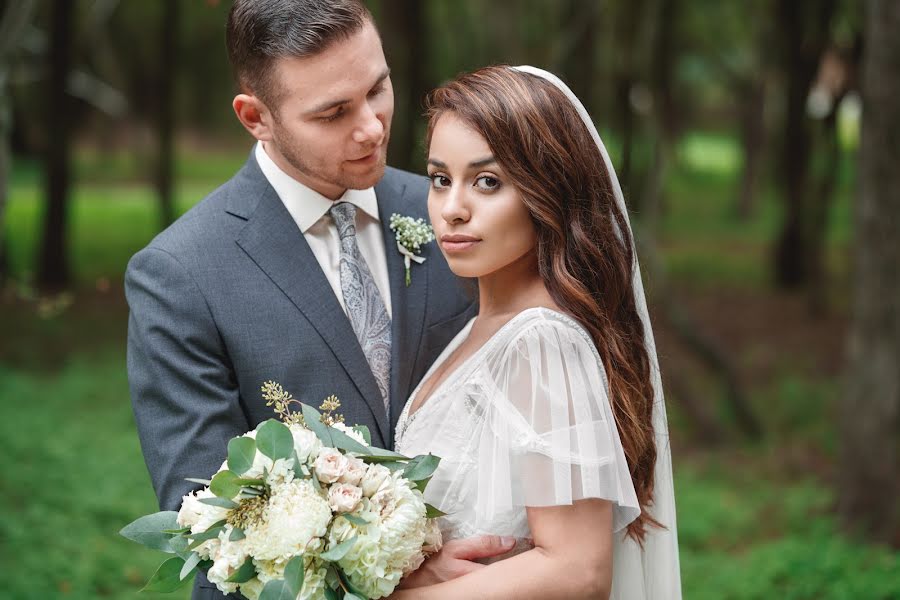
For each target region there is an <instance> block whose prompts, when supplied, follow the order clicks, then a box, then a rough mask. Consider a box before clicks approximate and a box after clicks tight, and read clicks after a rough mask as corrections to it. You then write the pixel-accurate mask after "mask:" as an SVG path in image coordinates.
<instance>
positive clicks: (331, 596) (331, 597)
mask: <svg viewBox="0 0 900 600" xmlns="http://www.w3.org/2000/svg"><path fill="white" fill-rule="evenodd" d="M325 600H340V598H338V594H337V592H336V591H334V590H333V589H331V588H330V587H326V588H325Z"/></svg>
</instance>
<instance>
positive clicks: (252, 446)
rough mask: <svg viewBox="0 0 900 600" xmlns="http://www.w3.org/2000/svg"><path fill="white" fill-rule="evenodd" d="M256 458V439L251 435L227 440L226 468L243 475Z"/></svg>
mask: <svg viewBox="0 0 900 600" xmlns="http://www.w3.org/2000/svg"><path fill="white" fill-rule="evenodd" d="M255 458H256V441H255V440H254V439H253V438H251V437H244V436H241V437H236V438H231V440H230V441H229V442H228V468H229V469H230V470H232V471H234V472H235V473H236V474H237V475H243V474H244V473H246V472H247V471H248V470H249V469H250V467H252V466H253V460H254V459H255Z"/></svg>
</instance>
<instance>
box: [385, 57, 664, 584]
mask: <svg viewBox="0 0 900 600" xmlns="http://www.w3.org/2000/svg"><path fill="white" fill-rule="evenodd" d="M428 105H429V118H430V121H429V129H428V148H429V155H428V173H429V177H430V178H431V182H432V188H431V191H430V194H429V198H428V208H429V213H430V217H431V221H432V224H433V226H434V229H435V235H436V237H437V239H438V242H439V244H440V247H441V250H442V252H443V253H444V255H445V256H446V258H447V261H448V263H449V265H450V267H451V269H452V270H453V271H454V273H456V274H457V275H459V276H461V277H474V278H477V279H478V284H479V285H478V288H479V291H478V293H479V303H480V304H479V313H478V316H477V317H476V318H475V319H473V320H472V321H471V322H470V323H469V324H468V325H467V326H466V327H465V328H464V329H463V330H462V331H461V332H460V333H459V335H458V336H457V337H456V338H455V339H454V340H453V341H452V342H451V343H450V345H449V346H448V347H447V349H446V350H445V351H444V352H443V354H442V355H441V356H440V357H439V358H438V359H437V361H436V362H435V364H434V365H433V366H432V367H431V369H430V370H429V372H428V373H427V374H426V376H425V378H424V379H423V381H422V383H421V384H420V385H419V387H418V388H417V389H416V390H415V391H414V392H413V395H412V397H411V398H410V400H409V402H408V403H407V405H406V407H405V409H404V411H403V413H402V415H401V416H400V420H399V422H398V424H397V437H396V440H397V441H396V449H397V451H399V452H401V453H403V454H406V455H410V456H412V455H415V454H423V453H428V452H431V453H434V454H436V455H438V456H441V457H442V461H441V464H440V467H439V468H438V470H437V471H436V472H435V474H434V477H433V479H432V480H431V482H430V484H429V485H428V488H427V492H426V500H427V501H428V502H430V503H431V504H434V505H435V506H438V507H440V508H441V510H443V511H444V512H446V513H448V514H447V516H445V517H443V518H442V519H441V528H442V530H443V533H444V536H445V539H460V538H467V537H472V536H479V535H494V536H504V537H512V538H515V540H516V544H515V546H514V548H513V550H512V551H511V552H509V553H508V554H506V555H504V556H501V557H499V560H497V559H495V560H492V561H490V564H488V565H487V566H484V567H482V568H479V569H477V570H473V571H472V572H470V573H468V574H466V575H463V576H462V577H459V578H457V579H452V580H449V581H445V582H443V583H438V584H435V585H425V586H423V587H413V586H415V585H418V583H417V581H416V576H415V575H413V576H412V577H411V578H410V580H409V582H406V584H405V586H404V587H405V589H401V590H398V591H397V592H395V594H394V595H393V596H392V598H397V599H406V598H410V599H412V598H415V599H425V600H427V599H440V598H448V599H458V598H497V599H505V598H510V599H525V598H541V599H547V598H607V597H609V598H615V599H629V600H630V599H639V600H644V599H652V600H663V599H664V600H673V599H678V598H680V597H681V588H680V578H679V571H678V547H677V538H676V526H675V504H674V497H673V486H672V466H671V455H670V451H669V443H668V430H667V425H666V417H665V407H664V404H663V396H662V389H661V386H660V376H659V367H658V363H657V358H656V349H655V345H654V340H653V333H652V330H651V328H650V321H649V317H648V315H647V307H646V301H645V299H644V292H643V286H642V284H641V277H640V271H639V268H638V265H637V259H636V256H635V251H634V244H633V240H632V234H631V229H630V225H629V221H628V214H627V211H626V208H625V204H624V200H623V197H622V191H621V189H620V187H619V183H618V179H617V178H616V174H615V171H614V170H613V167H612V164H611V162H610V160H609V156H608V155H607V153H606V149H605V148H604V146H603V143H602V142H601V141H600V137H599V135H598V134H597V130H596V128H595V127H594V125H593V123H592V122H591V120H590V117H589V116H588V115H587V112H586V111H585V109H584V107H583V106H582V105H581V103H580V102H579V101H578V99H577V98H576V97H575V96H574V95H573V94H572V92H571V91H570V90H569V88H568V87H566V85H565V84H564V83H562V82H561V81H560V80H559V79H558V78H556V77H555V76H553V75H552V74H550V73H547V72H546V71H542V70H540V69H535V68H533V67H518V68H510V67H489V68H485V69H481V70H479V71H476V72H474V73H470V74H467V75H463V76H461V77H460V78H458V79H457V80H455V81H453V82H451V83H449V84H446V85H444V86H443V87H441V88H438V89H437V90H435V91H434V92H432V93H431V95H430V97H429V103H428ZM432 560H433V559H432ZM426 565H427V563H426Z"/></svg>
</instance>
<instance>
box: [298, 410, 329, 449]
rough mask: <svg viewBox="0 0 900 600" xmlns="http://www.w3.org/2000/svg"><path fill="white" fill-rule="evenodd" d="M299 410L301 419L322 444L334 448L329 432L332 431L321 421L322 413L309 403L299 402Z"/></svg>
mask: <svg viewBox="0 0 900 600" xmlns="http://www.w3.org/2000/svg"><path fill="white" fill-rule="evenodd" d="M300 410H301V411H302V412H303V420H304V422H306V426H307V427H309V428H310V429H311V430H312V432H313V433H315V434H316V437H318V438H319V440H320V441H321V442H322V444H323V445H325V446H327V447H329V448H334V440H333V439H331V432H332V431H334V430H333V429H332V428H331V427H328V426H327V425H325V424H324V423H323V422H322V415H321V414H319V411H317V410H316V409H314V408H313V407H312V406H310V405H309V404H300Z"/></svg>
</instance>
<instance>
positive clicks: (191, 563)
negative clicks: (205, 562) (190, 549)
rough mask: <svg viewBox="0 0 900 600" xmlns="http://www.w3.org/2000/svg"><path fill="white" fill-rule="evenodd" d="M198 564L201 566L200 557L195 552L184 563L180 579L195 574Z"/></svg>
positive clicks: (179, 574) (179, 575)
mask: <svg viewBox="0 0 900 600" xmlns="http://www.w3.org/2000/svg"><path fill="white" fill-rule="evenodd" d="M198 564H200V555H199V554H197V553H196V552H194V553H193V554H191V555H190V557H189V558H188V559H187V560H186V561H184V566H183V567H181V572H179V573H178V578H179V579H184V578H185V577H187V576H188V575H191V574H193V572H194V570H195V569H196V568H197V565H198Z"/></svg>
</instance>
